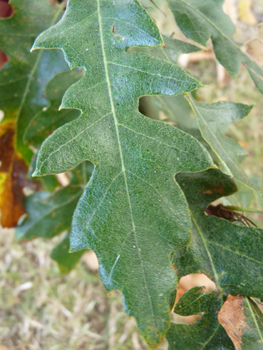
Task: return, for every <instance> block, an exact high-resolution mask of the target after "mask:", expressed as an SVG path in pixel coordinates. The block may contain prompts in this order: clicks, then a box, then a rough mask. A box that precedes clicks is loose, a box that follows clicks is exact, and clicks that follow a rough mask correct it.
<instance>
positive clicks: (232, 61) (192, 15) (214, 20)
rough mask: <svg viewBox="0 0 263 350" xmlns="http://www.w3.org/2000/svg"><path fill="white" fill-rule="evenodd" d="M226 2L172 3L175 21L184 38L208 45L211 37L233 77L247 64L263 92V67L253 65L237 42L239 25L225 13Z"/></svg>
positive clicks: (170, 0) (176, 0) (174, 0)
mask: <svg viewBox="0 0 263 350" xmlns="http://www.w3.org/2000/svg"><path fill="white" fill-rule="evenodd" d="M223 3H224V0H202V1H200V0H168V4H169V6H170V8H171V10H172V12H173V14H174V16H175V20H176V22H177V24H178V26H179V28H180V29H181V31H182V32H183V33H184V35H185V36H186V37H187V38H189V39H192V40H194V41H196V42H197V43H199V44H201V45H203V46H206V43H207V41H208V39H209V38H210V37H211V39H212V43H213V48H214V52H215V55H216V58H217V59H218V61H219V62H220V63H221V64H222V65H223V66H224V67H225V68H226V70H227V71H228V72H229V74H230V75H231V76H232V77H236V76H237V75H238V73H239V69H240V63H243V64H244V65H245V66H246V67H247V69H248V72H249V74H250V76H251V78H252V79H253V81H254V83H255V85H256V87H257V88H258V90H259V91H260V92H261V93H263V68H262V67H260V66H259V65H258V64H256V63H255V62H253V61H252V60H251V59H250V58H249V57H248V56H247V55H246V54H245V53H243V52H242V51H241V49H240V46H239V45H238V44H237V43H235V42H234V40H233V38H232V36H233V34H234V32H235V26H234V24H233V23H232V21H231V20H230V18H229V17H228V16H227V15H226V14H225V13H224V12H223V9H222V5H223Z"/></svg>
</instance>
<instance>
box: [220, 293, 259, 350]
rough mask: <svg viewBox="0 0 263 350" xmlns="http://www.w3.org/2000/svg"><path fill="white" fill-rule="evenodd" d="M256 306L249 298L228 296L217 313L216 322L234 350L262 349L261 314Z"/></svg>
mask: <svg viewBox="0 0 263 350" xmlns="http://www.w3.org/2000/svg"><path fill="white" fill-rule="evenodd" d="M253 299H254V298H253ZM258 305H259V304H258V303H257V302H255V301H254V300H252V299H251V298H247V297H243V296H242V295H238V296H233V295H229V296H228V297H227V299H226V301H225V303H224V305H223V307H222V309H221V310H220V312H219V315H218V320H219V322H220V323H221V325H222V326H223V327H224V328H225V330H226V332H227V333H228V335H229V337H230V338H231V339H232V341H233V343H234V345H235V349H236V350H241V349H242V350H251V349H253V350H261V349H262V345H263V314H262V311H261V310H260V309H259V307H258Z"/></svg>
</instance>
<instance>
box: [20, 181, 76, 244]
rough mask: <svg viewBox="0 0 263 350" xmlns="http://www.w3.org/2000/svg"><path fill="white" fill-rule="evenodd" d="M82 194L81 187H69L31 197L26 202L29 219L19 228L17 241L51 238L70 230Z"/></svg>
mask: <svg viewBox="0 0 263 350" xmlns="http://www.w3.org/2000/svg"><path fill="white" fill-rule="evenodd" d="M82 192H83V189H82V188H81V187H79V186H67V187H62V188H60V189H59V190H58V191H56V192H54V193H52V194H50V193H49V192H38V193H35V194H33V195H31V196H29V197H28V198H27V199H26V201H25V207H26V211H27V213H28V218H26V219H25V220H24V221H23V222H22V223H21V225H20V226H18V227H17V229H16V237H17V239H18V240H21V239H33V238H37V237H42V238H51V237H54V236H56V235H58V234H59V233H61V232H62V231H65V230H68V229H69V228H70V226H71V220H72V216H73V212H74V210H75V208H76V205H77V202H78V200H79V198H80V196H81V194H82Z"/></svg>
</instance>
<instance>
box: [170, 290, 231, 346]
mask: <svg viewBox="0 0 263 350" xmlns="http://www.w3.org/2000/svg"><path fill="white" fill-rule="evenodd" d="M221 304H222V298H221V297H220V296H219V295H218V294H217V293H216V292H214V291H212V292H211V293H207V294H203V293H202V287H195V288H192V289H190V290H189V291H188V292H186V293H185V294H184V295H183V296H182V297H181V298H180V299H179V301H178V303H177V304H176V306H175V309H174V312H175V313H176V314H179V315H182V316H190V315H199V314H202V316H201V319H200V320H198V321H197V322H196V323H194V324H192V325H186V324H177V323H172V324H171V327H170V329H169V331H168V332H167V335H166V338H167V340H168V342H169V350H178V349H183V350H216V349H218V350H219V349H224V350H234V349H235V348H234V346H233V343H232V342H231V340H230V338H229V337H228V335H227V334H226V332H225V330H224V328H223V327H222V326H221V325H220V323H219V322H218V320H217V314H218V311H219V310H220V308H221Z"/></svg>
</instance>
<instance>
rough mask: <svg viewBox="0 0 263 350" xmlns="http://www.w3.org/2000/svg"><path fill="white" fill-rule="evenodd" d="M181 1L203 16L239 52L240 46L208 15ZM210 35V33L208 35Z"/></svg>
mask: <svg viewBox="0 0 263 350" xmlns="http://www.w3.org/2000/svg"><path fill="white" fill-rule="evenodd" d="M181 1H182V2H183V3H185V4H186V5H187V6H188V7H190V8H191V9H192V10H194V11H195V12H197V13H198V14H199V15H200V16H201V17H203V18H204V19H205V20H206V21H207V22H208V23H209V24H210V25H211V26H212V27H214V28H215V29H216V30H217V31H218V32H219V33H220V34H221V35H222V36H223V37H224V38H225V39H227V40H228V41H229V42H230V43H231V44H232V45H233V46H235V48H236V49H237V50H238V51H240V53H242V52H241V50H240V48H239V47H238V46H237V45H236V44H235V43H234V42H233V41H232V40H231V39H229V37H228V36H226V35H225V34H224V33H223V32H222V31H221V30H220V29H219V28H218V27H217V26H216V25H215V24H214V23H213V22H212V21H210V19H209V18H208V17H206V16H205V15H204V14H203V13H202V12H200V11H198V10H197V8H195V7H193V6H192V5H191V4H189V3H188V2H186V1H185V0H181ZM209 36H210V35H209Z"/></svg>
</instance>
